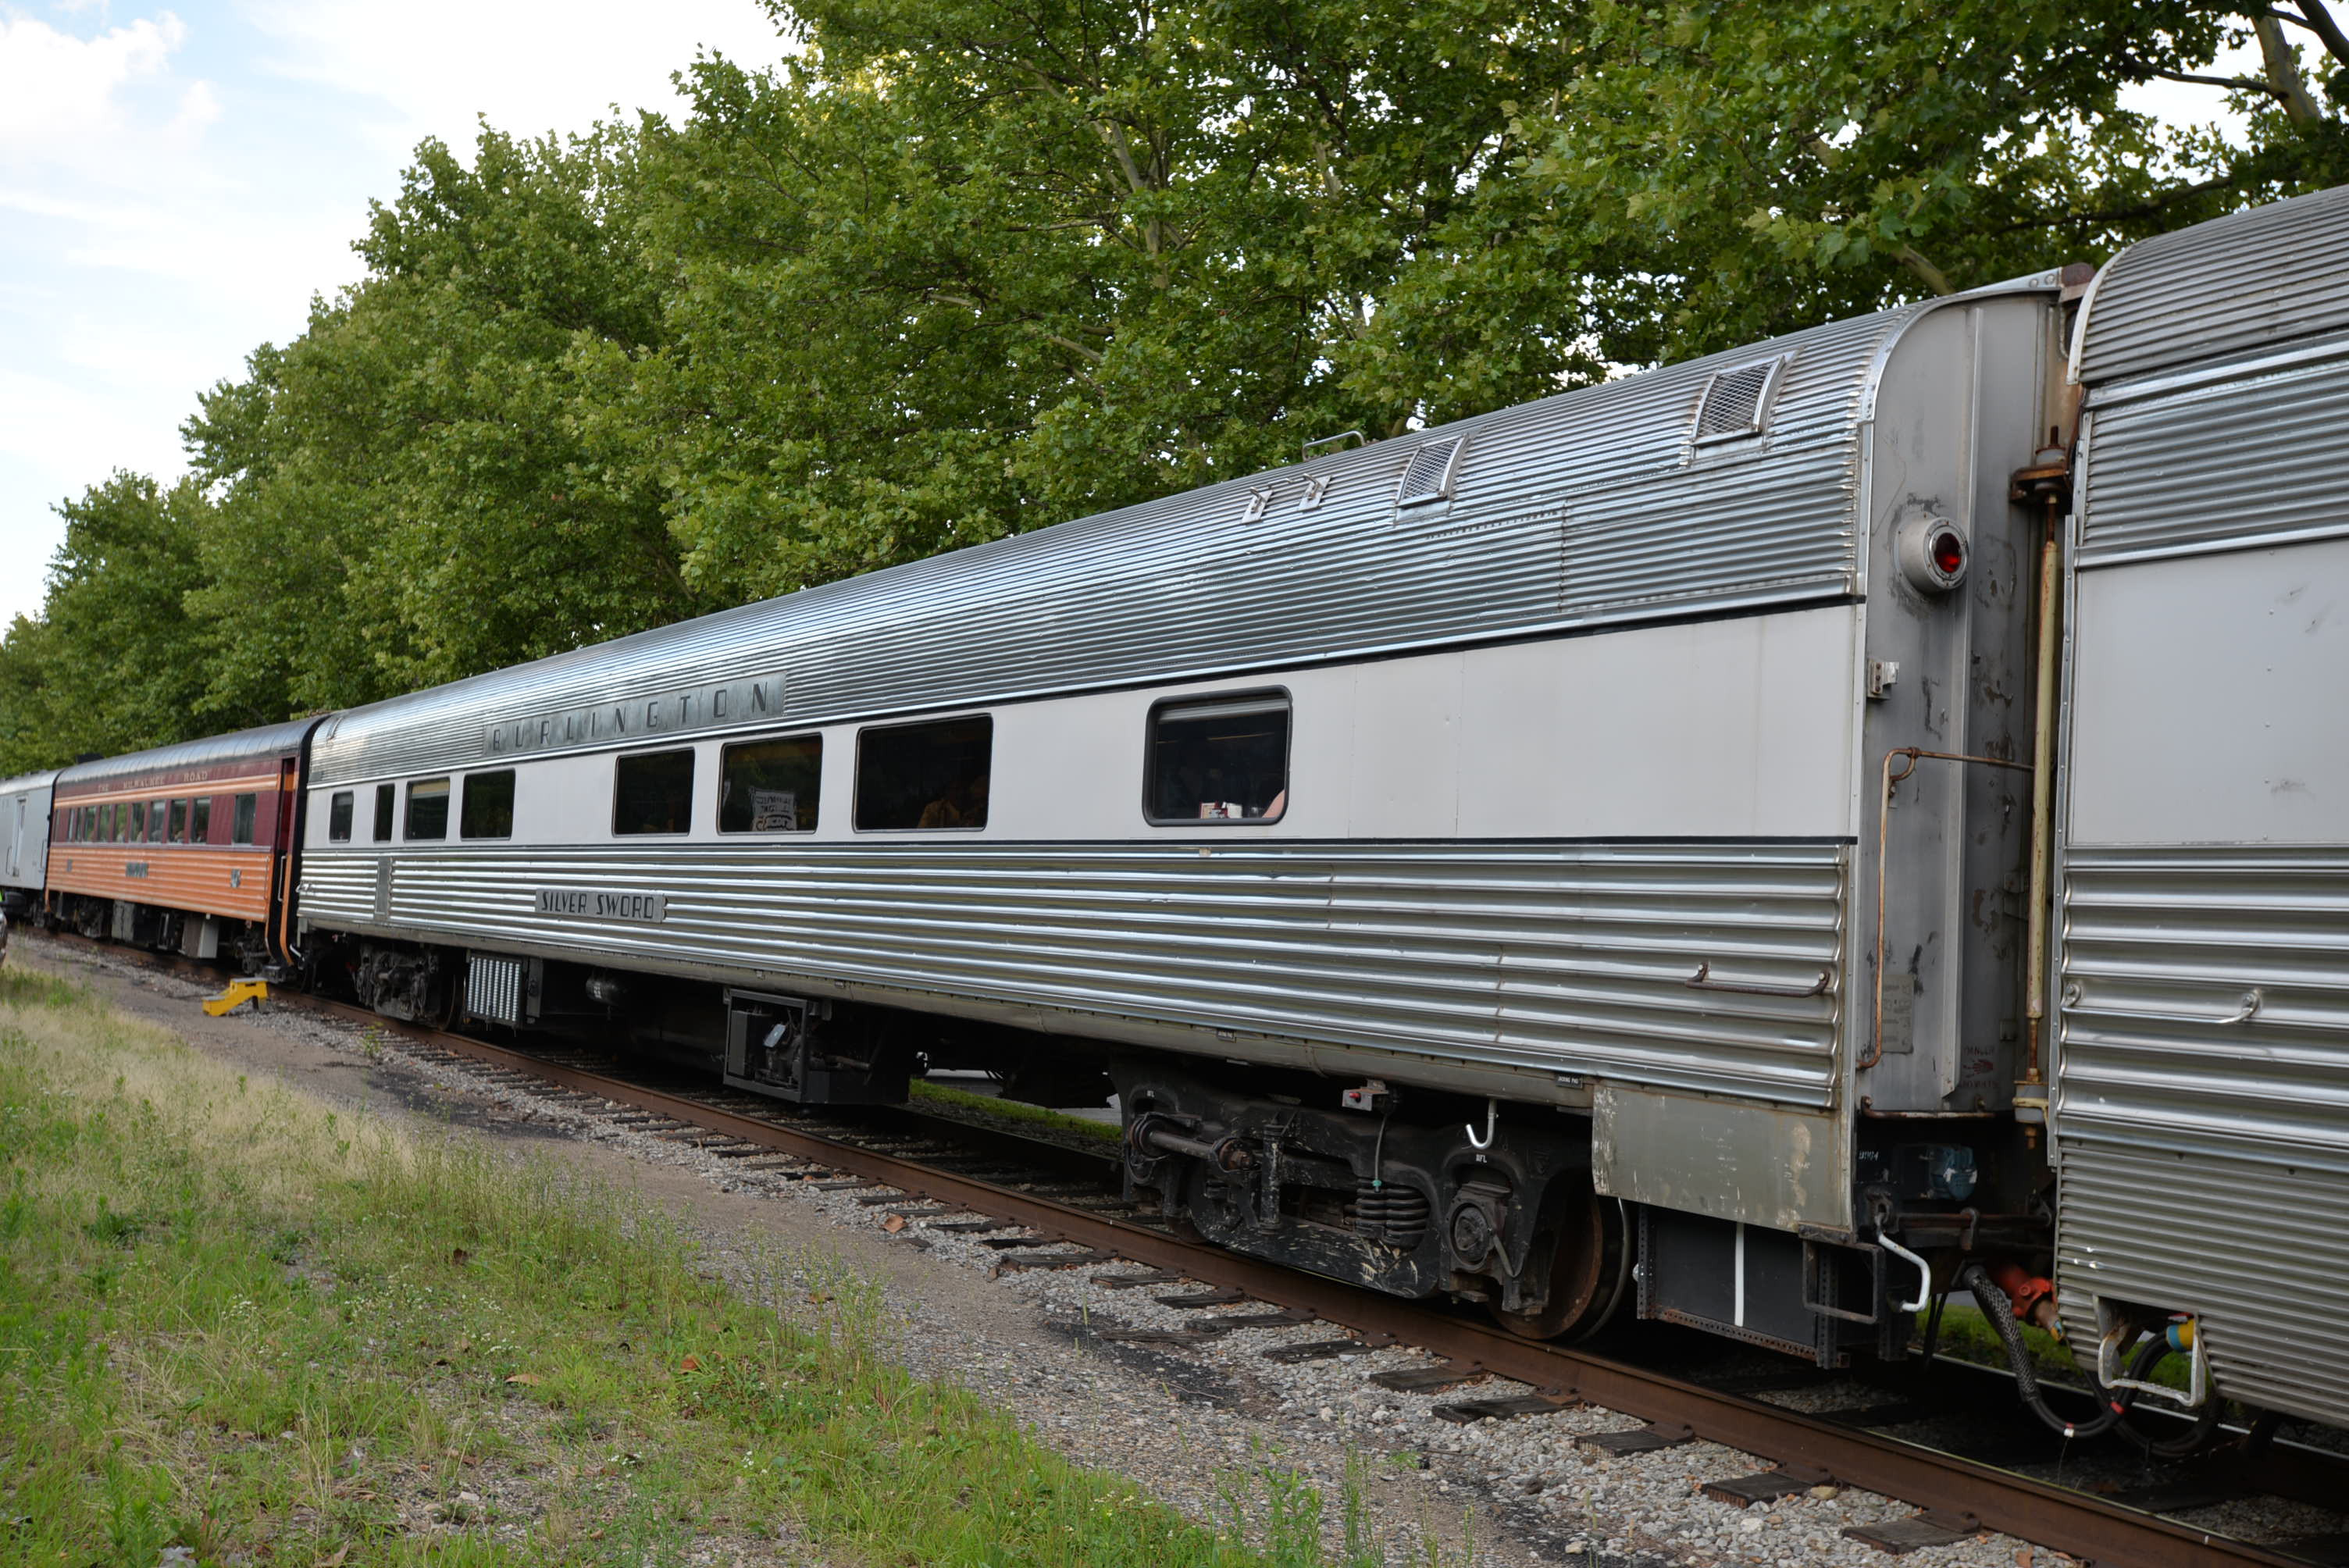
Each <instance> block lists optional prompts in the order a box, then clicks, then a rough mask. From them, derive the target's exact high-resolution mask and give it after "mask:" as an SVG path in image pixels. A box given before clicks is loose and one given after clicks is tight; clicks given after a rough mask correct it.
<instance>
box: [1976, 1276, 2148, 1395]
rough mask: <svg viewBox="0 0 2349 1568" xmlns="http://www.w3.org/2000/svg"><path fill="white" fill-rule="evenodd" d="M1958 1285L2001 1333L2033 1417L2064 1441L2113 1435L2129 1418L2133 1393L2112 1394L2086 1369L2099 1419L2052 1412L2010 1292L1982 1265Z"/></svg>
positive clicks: (2019, 1387) (2016, 1379)
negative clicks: (2122, 1420)
mask: <svg viewBox="0 0 2349 1568" xmlns="http://www.w3.org/2000/svg"><path fill="white" fill-rule="evenodd" d="M1958 1283H1959V1284H1962V1285H1964V1286H1965V1287H1966V1289H1967V1290H1969V1291H1971V1292H1972V1293H1973V1298H1974V1300H1976V1301H1977V1302H1980V1303H1981V1304H1982V1314H1983V1315H1984V1316H1986V1317H1988V1318H1989V1319H1990V1322H1991V1326H1992V1328H1994V1329H1996V1330H1997V1331H1998V1337H1999V1339H2000V1341H2001V1342H2002V1343H2003V1344H2004V1345H2005V1346H2006V1364H2007V1366H2008V1367H2011V1368H2012V1369H2013V1372H2014V1383H2015V1387H2016V1388H2017V1389H2018V1390H2020V1391H2021V1393H2022V1395H2023V1403H2024V1404H2025V1405H2028V1406H2029V1407H2030V1408H2031V1413H2032V1414H2033V1415H2034V1416H2037V1417H2038V1418H2040V1420H2042V1421H2044V1422H2045V1423H2046V1425H2047V1427H2048V1429H2050V1430H2052V1431H2054V1432H2055V1433H2056V1434H2057V1435H2058V1436H2060V1437H2064V1438H2093V1437H2097V1436H2100V1435H2102V1434H2103V1433H2105V1432H2108V1431H2110V1430H2111V1429H2113V1427H2114V1426H2115V1425H2116V1424H2117V1423H2118V1422H2119V1420H2120V1418H2122V1417H2123V1416H2125V1415H2127V1414H2128V1408H2129V1406H2130V1404H2131V1403H2132V1402H2133V1401H2132V1399H2131V1397H2130V1393H2129V1392H2128V1391H2124V1392H2123V1393H2121V1394H2120V1395H2117V1396H2116V1395H2114V1394H2111V1393H2108V1392H2107V1391H2106V1388H2105V1387H2104V1386H2103V1385H2102V1384H2100V1383H2098V1382H2097V1381H2096V1375H2095V1373H2094V1372H2086V1371H2085V1368H2083V1371H2084V1372H2085V1376H2086V1377H2087V1379H2088V1387H2089V1389H2090V1390H2091V1391H2092V1392H2093V1393H2094V1394H2095V1397H2096V1404H2097V1405H2098V1407H2099V1408H2098V1410H2097V1412H2096V1414H2095V1417H2094V1418H2092V1419H2089V1420H2086V1421H2070V1420H2066V1419H2064V1418H2063V1417H2062V1416H2059V1415H2057V1414H2056V1413H2055V1412H2054V1410H2052V1409H2050V1408H2048V1406H2047V1398H2046V1396H2045V1395H2044V1394H2042V1393H2041V1392H2040V1391H2039V1373H2038V1369H2037V1368H2036V1367H2033V1366H2032V1364H2031V1347H2030V1346H2027V1345H2025V1344H2023V1330H2022V1329H2021V1328H2019V1327H2017V1326H2015V1322H2014V1309H2013V1307H2012V1306H2010V1305H2008V1303H2007V1299H2006V1292H2004V1291H2002V1290H2001V1289H2000V1288H1999V1287H1998V1285H1997V1284H1996V1283H1995V1282H1993V1281H1992V1279H1991V1277H1990V1271H1989V1270H1987V1269H1985V1268H1983V1267H1982V1264H1967V1265H1966V1266H1965V1267H1964V1268H1962V1269H1961V1270H1959V1271H1958Z"/></svg>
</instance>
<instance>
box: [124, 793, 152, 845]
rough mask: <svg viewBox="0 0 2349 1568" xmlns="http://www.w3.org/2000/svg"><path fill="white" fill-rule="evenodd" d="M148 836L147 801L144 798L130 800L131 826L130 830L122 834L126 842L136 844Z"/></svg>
mask: <svg viewBox="0 0 2349 1568" xmlns="http://www.w3.org/2000/svg"><path fill="white" fill-rule="evenodd" d="M146 836H147V802H146V801H144V800H133V801H131V802H130V828H129V831H128V832H126V833H124V834H123V835H122V837H123V841H124V842H125V843H132V844H135V843H137V842H138V841H140V840H141V839H144V838H145V837H146Z"/></svg>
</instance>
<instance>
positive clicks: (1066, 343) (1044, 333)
mask: <svg viewBox="0 0 2349 1568" xmlns="http://www.w3.org/2000/svg"><path fill="white" fill-rule="evenodd" d="M925 292H926V294H928V295H929V297H930V298H932V299H934V300H936V301H937V302H938V303H939V304H955V305H960V306H961V307H962V308H963V309H965V310H969V311H978V310H982V309H984V308H985V307H984V306H982V305H981V304H979V303H978V301H977V300H975V299H972V298H970V297H969V296H968V295H966V294H948V293H947V292H946V291H945V290H944V289H929V290H926V291H925ZM1019 328H1020V330H1021V331H1023V332H1027V333H1030V334H1031V335H1034V336H1037V337H1040V338H1042V339H1043V340H1044V341H1045V342H1047V343H1050V344H1054V345H1057V346H1060V347H1061V348H1065V349H1067V350H1068V351H1069V352H1070V353H1071V354H1074V355H1077V356H1080V357H1081V358H1084V359H1089V360H1091V361H1092V363H1093V364H1095V365H1106V364H1108V363H1109V361H1108V359H1107V358H1106V357H1105V356H1102V355H1101V354H1100V353H1097V352H1096V351H1094V350H1092V349H1090V348H1087V347H1086V346H1084V345H1083V344H1081V343H1079V342H1078V341H1076V339H1074V338H1071V337H1062V336H1061V335H1060V334H1059V333H1057V332H1054V331H1052V330H1051V329H1050V328H1049V327H1046V326H1041V325H1038V324H1037V323H1035V322H1032V321H1023V322H1020V323H1019Z"/></svg>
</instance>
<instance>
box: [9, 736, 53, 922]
mask: <svg viewBox="0 0 2349 1568" xmlns="http://www.w3.org/2000/svg"><path fill="white" fill-rule="evenodd" d="M56 779H57V774H56V772H55V771H54V770H52V771H50V772H47V773H26V774H22V775H20V776H18V777H16V778H15V779H0V903H5V910H6V913H7V914H8V915H9V917H10V918H12V919H13V918H15V917H16V916H17V915H19V914H21V913H26V912H27V911H29V910H30V909H31V908H32V907H33V906H35V905H36V904H38V903H40V902H41V885H42V877H43V876H44V875H45V874H46V873H47V870H48V863H49V860H48V853H49V796H50V790H51V787H52V786H53V784H54V783H55V781H56Z"/></svg>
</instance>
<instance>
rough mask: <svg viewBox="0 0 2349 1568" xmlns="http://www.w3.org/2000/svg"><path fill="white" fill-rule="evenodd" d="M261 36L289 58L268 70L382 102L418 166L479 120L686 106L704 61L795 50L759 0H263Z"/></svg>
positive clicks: (522, 124)
mask: <svg viewBox="0 0 2349 1568" xmlns="http://www.w3.org/2000/svg"><path fill="white" fill-rule="evenodd" d="M247 15H250V16H251V17H252V19H253V21H254V25H255V26H258V27H259V28H260V29H261V30H262V31H263V32H264V33H265V34H267V35H269V36H271V37H272V38H274V40H276V41H277V42H278V43H279V45H280V46H281V51H280V53H279V54H278V55H277V57H274V58H273V59H272V60H270V61H269V62H267V66H268V68H270V69H274V70H275V71H278V72H281V73H283V74H284V75H285V76H287V77H293V78H295V79H297V80H302V81H308V82H315V83H317V84H320V85H323V86H326V87H331V88H336V89H337V90H339V91H342V92H346V93H349V94H353V95H356V96H357V97H360V98H366V99H369V100H372V110H371V112H369V113H368V115H367V119H368V129H369V131H370V134H371V135H372V136H373V137H374V138H375V139H376V140H377V141H378V145H380V146H382V147H383V148H385V149H387V150H389V151H391V152H393V153H394V154H396V155H398V156H400V157H403V158H404V157H405V155H406V154H407V153H408V152H409V150H411V149H412V148H413V147H414V146H415V144H416V143H417V141H419V139H422V138H424V137H426V136H437V137H439V138H440V139H442V140H444V141H447V142H449V143H450V144H451V145H452V146H455V147H458V148H460V149H465V148H470V147H471V145H472V140H473V134H474V126H475V120H476V117H477V116H481V115H486V116H488V118H489V119H490V122H491V123H492V125H495V126H496V127H498V128H499V129H502V130H507V131H512V132H513V133H515V134H516V135H521V136H537V135H541V134H543V133H544V132H545V131H547V130H550V129H559V130H564V131H575V130H584V129H586V128H587V126H588V125H590V124H591V123H593V122H594V121H595V120H596V119H600V118H603V117H604V116H605V115H606V114H607V113H608V112H609V110H610V109H611V108H612V106H614V105H617V106H619V107H620V108H621V109H622V110H623V112H627V111H632V110H635V109H637V108H653V109H667V108H674V107H675V106H676V104H677V101H678V100H677V97H676V93H675V89H674V88H673V87H672V86H671V84H670V81H669V77H670V76H671V75H672V74H673V73H675V72H677V71H679V70H682V69H684V68H685V67H687V66H688V65H690V64H691V63H692V61H693V57H694V54H695V51H696V50H697V49H699V48H709V49H714V50H717V51H718V52H719V53H722V54H725V55H727V56H729V57H732V58H735V59H739V60H741V61H744V62H745V63H748V64H753V65H763V64H766V63H769V62H771V61H773V60H776V59H779V58H781V56H782V55H783V54H784V52H785V49H786V44H785V41H784V40H783V39H782V38H781V36H779V35H778V34H777V32H776V29H775V26H774V23H773V22H772V21H771V19H770V18H769V16H768V15H767V14H766V12H765V11H764V9H762V8H761V6H760V5H758V4H757V3H756V0H671V3H670V4H666V5H643V4H641V3H638V0H578V3H575V4H570V5H547V4H542V3H535V0H510V3H508V4H502V5H484V4H481V3H479V0H410V3H409V4H406V5H397V6H389V5H382V4H380V3H379V0H256V3H255V4H254V5H252V6H251V7H250V8H249V10H248V12H247Z"/></svg>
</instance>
